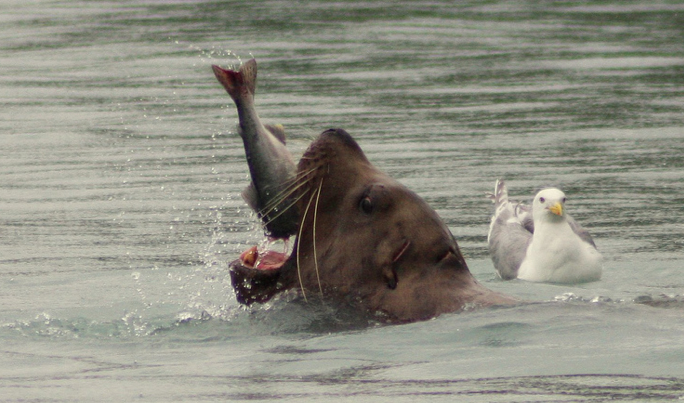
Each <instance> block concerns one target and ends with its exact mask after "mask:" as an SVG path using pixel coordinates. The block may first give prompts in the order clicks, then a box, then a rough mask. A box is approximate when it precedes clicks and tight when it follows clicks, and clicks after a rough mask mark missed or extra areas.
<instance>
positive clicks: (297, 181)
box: [259, 168, 318, 217]
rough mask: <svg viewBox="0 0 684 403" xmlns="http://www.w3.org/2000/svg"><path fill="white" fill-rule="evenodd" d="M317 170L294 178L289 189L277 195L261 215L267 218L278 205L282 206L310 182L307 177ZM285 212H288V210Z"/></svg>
mask: <svg viewBox="0 0 684 403" xmlns="http://www.w3.org/2000/svg"><path fill="white" fill-rule="evenodd" d="M316 169H318V168H313V169H311V170H310V171H308V172H304V173H303V175H298V176H297V177H296V178H293V179H292V180H291V182H292V183H291V184H289V185H287V187H286V188H285V189H284V190H283V191H282V192H280V194H278V195H276V197H274V198H273V199H272V200H271V201H270V202H269V203H267V204H266V205H265V206H264V207H263V208H262V209H261V210H260V211H259V215H261V216H262V217H265V216H267V215H268V214H269V213H271V211H273V210H274V209H275V208H276V207H278V205H280V204H281V203H282V202H283V201H284V200H285V199H287V198H289V197H290V196H292V194H294V193H295V192H296V191H297V190H299V189H300V188H301V187H302V186H304V185H305V184H306V183H307V181H308V180H309V178H306V175H308V174H310V173H311V172H314V171H315V170H316ZM290 207H292V204H291V205H290V206H288V208H290ZM283 211H287V208H286V209H284V210H283Z"/></svg>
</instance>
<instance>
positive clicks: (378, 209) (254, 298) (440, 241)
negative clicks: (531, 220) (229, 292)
mask: <svg viewBox="0 0 684 403" xmlns="http://www.w3.org/2000/svg"><path fill="white" fill-rule="evenodd" d="M293 187H295V188H296V189H297V195H298V196H297V198H298V202H297V206H296V207H297V208H298V211H299V213H300V223H299V229H298V232H297V238H296V241H295V244H294V249H293V252H292V253H291V255H290V256H287V255H285V254H280V253H277V252H270V253H269V256H268V259H267V260H268V262H269V263H268V264H266V265H264V266H263V269H262V268H260V267H262V266H260V265H259V264H255V263H254V262H255V259H254V253H257V254H258V252H256V251H255V250H253V249H252V250H251V251H248V252H250V253H247V252H246V253H245V254H243V256H242V257H241V258H240V259H237V260H235V261H234V262H232V263H231V277H232V280H233V286H234V288H235V291H236V295H237V299H238V301H240V302H241V303H244V304H251V303H254V302H265V301H268V300H269V299H270V298H272V297H273V296H274V295H275V294H277V293H279V292H281V291H284V290H288V289H292V288H296V289H298V290H300V292H301V294H302V295H303V296H304V298H306V296H307V295H312V294H314V293H315V294H320V295H322V296H323V297H324V298H332V299H336V300H344V301H348V302H351V303H352V304H355V305H358V306H359V307H361V308H362V309H365V310H367V311H369V312H373V313H382V314H384V315H385V316H386V318H387V319H388V320H390V321H396V322H410V321H416V320H424V319H429V318H432V317H435V316H437V315H440V314H442V313H447V312H454V311H459V310H463V309H465V308H469V307H476V306H490V305H501V304H512V303H515V302H516V301H515V300H514V299H512V298H510V297H507V296H504V295H501V294H498V293H496V292H493V291H491V290H489V289H487V288H485V287H484V286H482V285H481V284H480V283H479V282H477V280H476V279H475V278H474V277H473V276H472V274H471V273H470V271H469V270H468V266H467V265H466V262H465V260H464V258H463V256H462V255H461V252H460V250H459V248H458V245H457V244H456V241H455V239H454V237H453V235H452V234H451V232H450V231H449V229H448V228H447V226H446V225H445V224H444V223H443V222H442V220H441V219H440V217H439V216H438V215H437V213H436V212H435V211H434V210H433V209H431V208H430V207H429V206H428V204H427V203H426V202H425V201H424V200H423V199H421V198H420V197H419V196H418V195H416V194H415V193H413V192H412V191H410V190H409V189H407V188H406V187H405V186H404V185H402V184H401V183H399V182H398V181H396V180H394V179H392V178H391V177H389V176H388V175H386V174H385V173H383V172H381V171H380V170H378V169H377V168H376V167H374V166H373V165H372V164H371V163H370V162H369V161H368V159H367V158H366V156H365V155H364V153H363V151H362V150H361V148H360V147H359V145H358V144H357V142H356V141H355V140H354V139H353V138H352V137H351V136H350V135H349V134H348V133H347V132H345V131H344V130H342V129H330V130H326V131H325V132H323V133H322V134H321V135H320V136H319V137H318V139H316V140H315V141H314V142H313V143H312V144H311V145H310V146H309V148H308V149H307V151H306V152H305V153H304V155H303V156H302V158H301V160H300V161H299V164H298V167H297V180H296V182H295V184H294V185H293ZM248 256H249V257H248ZM278 261H280V264H278V263H277V262H278Z"/></svg>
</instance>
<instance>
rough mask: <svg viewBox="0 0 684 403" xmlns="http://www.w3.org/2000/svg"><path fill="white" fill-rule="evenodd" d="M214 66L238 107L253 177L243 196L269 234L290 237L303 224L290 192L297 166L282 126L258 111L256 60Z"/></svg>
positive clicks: (241, 131) (218, 77)
mask: <svg viewBox="0 0 684 403" xmlns="http://www.w3.org/2000/svg"><path fill="white" fill-rule="evenodd" d="M212 69H213V71H214V74H215V75H216V78H217V79H218V81H219V82H220V83H221V84H222V85H223V87H224V88H225V89H226V91H227V92H228V94H229V95H230V97H231V98H232V99H233V101H234V102H235V106H236V107H237V112H238V119H239V122H240V136H241V137H242V140H243V144H244V147H245V154H246V156H247V164H248V165H249V172H250V176H251V179H252V183H251V184H250V186H248V187H247V189H245V191H244V192H243V194H242V196H243V198H244V199H245V201H246V202H247V204H249V205H250V207H252V208H253V209H254V210H255V211H256V212H257V213H258V215H259V217H260V218H261V219H262V220H263V221H264V224H265V227H266V233H267V234H268V235H269V236H271V237H273V238H287V237H289V236H290V235H293V234H294V233H295V232H296V231H297V229H298V227H299V214H298V211H297V209H296V207H295V205H294V204H295V200H294V198H293V196H292V195H290V194H288V189H290V188H291V187H292V185H293V184H294V181H295V178H296V173H297V167H296V166H295V164H294V161H293V159H292V155H291V154H290V152H289V151H288V150H287V148H286V147H285V132H284V130H283V128H282V126H267V125H264V124H263V123H262V122H261V120H260V119H259V115H258V114H257V111H256V107H255V105H254V94H255V90H256V78H257V65H256V60H254V59H251V60H249V61H248V62H246V63H244V64H243V65H242V66H241V67H240V69H239V70H237V71H235V70H230V69H223V68H221V67H219V66H215V65H214V66H212Z"/></svg>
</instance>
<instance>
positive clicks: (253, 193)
mask: <svg viewBox="0 0 684 403" xmlns="http://www.w3.org/2000/svg"><path fill="white" fill-rule="evenodd" d="M242 199H243V200H244V201H245V202H247V204H248V205H249V207H251V208H252V210H254V211H256V212H258V211H259V194H258V193H257V190H256V187H255V186H254V182H251V181H250V182H249V185H248V186H247V187H246V188H245V190H243V191H242Z"/></svg>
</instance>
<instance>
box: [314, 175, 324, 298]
mask: <svg viewBox="0 0 684 403" xmlns="http://www.w3.org/2000/svg"><path fill="white" fill-rule="evenodd" d="M321 188H323V178H321V182H320V183H319V184H318V190H317V191H316V204H315V205H314V216H313V257H314V269H315V270H316V280H317V281H318V290H319V291H320V292H321V295H323V286H322V285H321V277H320V275H319V273H318V253H316V219H317V218H318V201H319V200H320V198H321ZM312 196H313V195H312Z"/></svg>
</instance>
